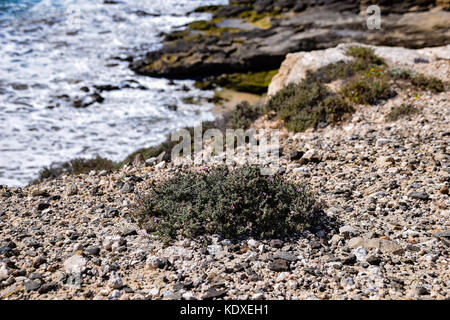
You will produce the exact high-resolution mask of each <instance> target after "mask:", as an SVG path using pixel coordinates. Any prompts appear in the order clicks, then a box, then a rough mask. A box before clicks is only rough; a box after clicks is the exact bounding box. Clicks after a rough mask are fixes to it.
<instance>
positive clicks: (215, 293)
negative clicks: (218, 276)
mask: <svg viewBox="0 0 450 320" xmlns="http://www.w3.org/2000/svg"><path fill="white" fill-rule="evenodd" d="M227 292H228V290H226V289H223V290H217V289H216V288H214V287H210V288H209V289H208V291H207V292H206V294H205V295H204V296H203V300H212V299H215V298H216V299H218V298H222V297H224V296H226V295H227Z"/></svg>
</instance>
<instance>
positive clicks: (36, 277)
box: [28, 272, 42, 280]
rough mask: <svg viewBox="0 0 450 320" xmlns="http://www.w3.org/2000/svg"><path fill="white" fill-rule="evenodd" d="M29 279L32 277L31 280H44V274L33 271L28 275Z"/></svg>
mask: <svg viewBox="0 0 450 320" xmlns="http://www.w3.org/2000/svg"><path fill="white" fill-rule="evenodd" d="M28 279H30V280H36V279H39V280H42V275H41V274H40V273H37V272H33V273H30V275H29V276H28Z"/></svg>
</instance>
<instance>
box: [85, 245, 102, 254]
mask: <svg viewBox="0 0 450 320" xmlns="http://www.w3.org/2000/svg"><path fill="white" fill-rule="evenodd" d="M85 251H86V253H87V254H89V255H91V256H98V255H99V254H100V247H99V246H89V247H87V248H86V250H85Z"/></svg>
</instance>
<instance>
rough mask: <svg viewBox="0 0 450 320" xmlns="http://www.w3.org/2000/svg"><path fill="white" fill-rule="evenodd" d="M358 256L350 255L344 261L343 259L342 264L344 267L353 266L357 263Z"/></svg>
mask: <svg viewBox="0 0 450 320" xmlns="http://www.w3.org/2000/svg"><path fill="white" fill-rule="evenodd" d="M356 260H357V259H356V256H355V255H354V254H351V255H349V256H348V257H345V258H344V259H342V264H343V265H347V266H348V265H353V264H355V262H356Z"/></svg>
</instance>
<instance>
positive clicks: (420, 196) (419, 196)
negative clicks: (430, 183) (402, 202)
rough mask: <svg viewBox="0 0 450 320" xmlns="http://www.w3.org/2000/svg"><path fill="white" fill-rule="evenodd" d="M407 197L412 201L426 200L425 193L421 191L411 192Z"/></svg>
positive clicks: (426, 195)
mask: <svg viewBox="0 0 450 320" xmlns="http://www.w3.org/2000/svg"><path fill="white" fill-rule="evenodd" d="M408 197H410V198H413V199H419V200H428V199H429V197H428V194H427V193H426V192H422V191H413V192H411V193H410V194H408Z"/></svg>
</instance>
